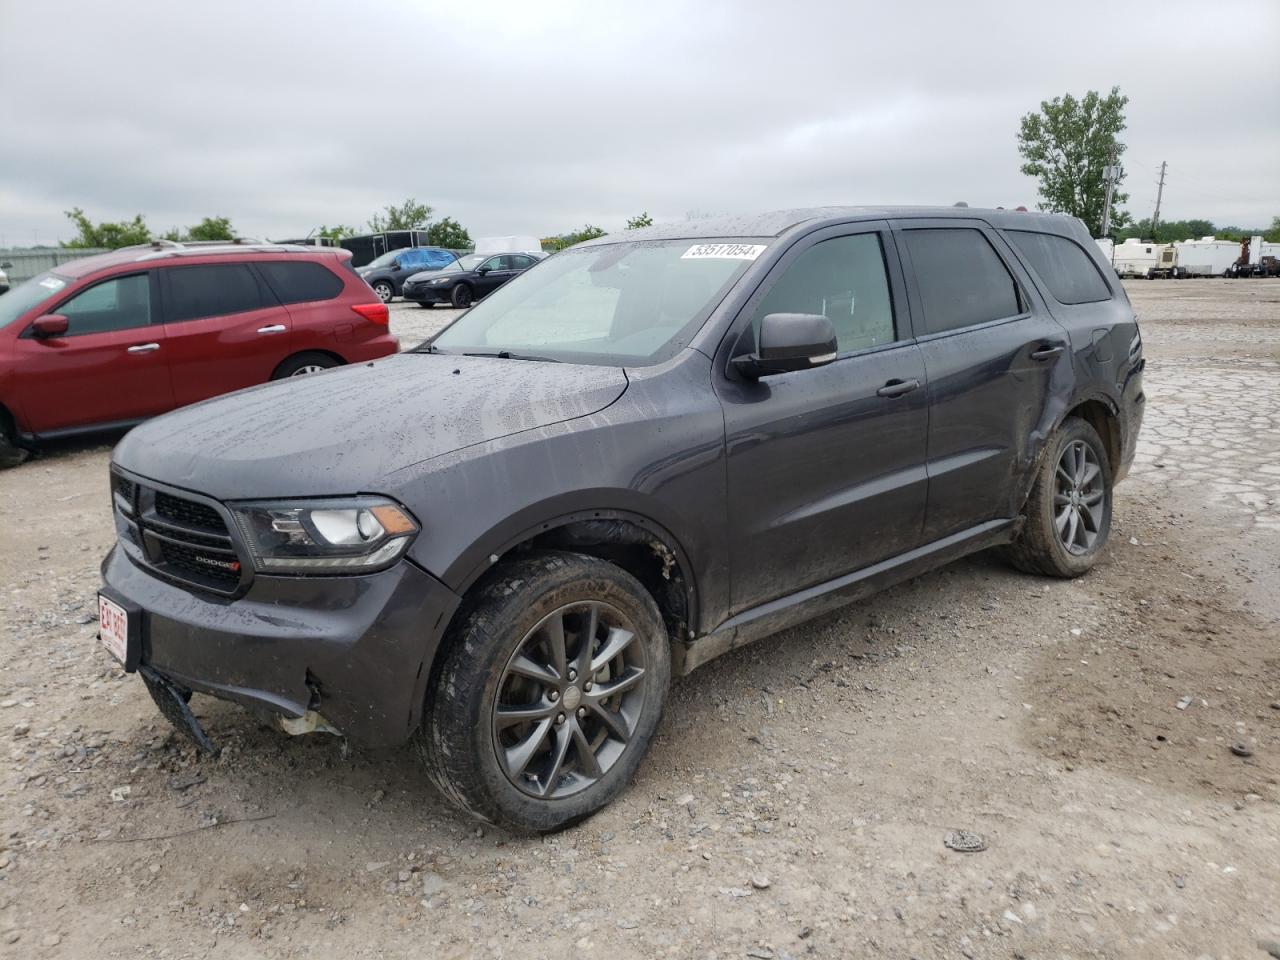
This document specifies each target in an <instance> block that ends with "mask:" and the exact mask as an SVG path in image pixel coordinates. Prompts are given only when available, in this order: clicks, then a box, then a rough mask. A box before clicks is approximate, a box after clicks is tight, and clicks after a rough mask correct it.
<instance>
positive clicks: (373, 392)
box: [112, 353, 627, 500]
mask: <svg viewBox="0 0 1280 960" xmlns="http://www.w3.org/2000/svg"><path fill="white" fill-rule="evenodd" d="M626 387H627V378H626V374H624V373H623V372H622V370H621V369H619V368H616V367H597V366H585V365H578V364H568V363H544V362H537V361H529V360H502V359H499V358H497V357H463V356H452V355H444V354H426V353H406V354H398V355H396V356H394V357H388V358H387V359H385V360H379V361H376V362H374V363H366V364H357V365H354V366H347V367H338V368H336V369H334V370H330V371H328V372H326V373H322V374H312V375H310V376H305V377H298V378H294V379H288V380H279V381H276V382H274V383H268V384H264V385H263V386H260V387H251V388H250V389H248V390H241V391H239V392H238V393H232V394H228V395H226V396H224V397H218V398H216V399H214V400H206V401H204V402H203V403H197V404H194V405H192V406H190V407H183V408H182V409H180V410H176V411H174V412H173V413H169V414H166V415H164V416H162V417H157V418H156V419H154V420H149V421H147V422H146V423H144V424H142V425H141V426H139V427H136V428H134V429H133V430H132V431H130V433H129V434H128V435H127V436H126V437H125V438H124V439H123V440H121V441H120V444H119V445H118V446H117V447H116V449H115V452H114V453H113V455H112V456H113V459H114V461H115V462H116V463H118V464H119V465H120V466H122V467H124V468H125V469H126V470H131V471H133V472H134V473H137V474H140V475H141V476H144V477H150V478H151V479H153V480H159V481H161V482H164V483H170V484H173V485H174V486H178V487H185V488H187V489H189V490H194V491H196V492H199V493H204V494H208V495H209V496H212V497H216V498H218V499H221V500H234V499H256V498H272V497H308V496H337V495H344V494H355V493H377V492H379V490H378V484H379V480H380V479H381V478H383V477H385V476H386V475H387V474H389V473H391V472H393V471H396V470H401V469H403V468H405V467H408V466H412V465H413V464H415V463H419V462H421V461H423V460H429V459H431V458H432V457H438V456H440V455H442V454H445V453H451V452H453V451H455V450H459V449H461V448H463V447H468V446H472V445H473V444H477V443H483V442H485V441H487V440H496V439H498V438H499V437H505V436H508V435H509V434H513V433H519V432H520V431H522V430H531V429H534V428H536V427H545V426H550V425H551V424H554V423H559V422H561V421H564V420H571V419H573V418H575V417H582V416H586V415H588V414H591V413H595V412H596V411H598V410H602V409H604V408H605V407H607V406H609V404H611V403H613V402H614V401H615V400H617V399H618V397H620V396H621V395H622V393H623V391H624V390H626Z"/></svg>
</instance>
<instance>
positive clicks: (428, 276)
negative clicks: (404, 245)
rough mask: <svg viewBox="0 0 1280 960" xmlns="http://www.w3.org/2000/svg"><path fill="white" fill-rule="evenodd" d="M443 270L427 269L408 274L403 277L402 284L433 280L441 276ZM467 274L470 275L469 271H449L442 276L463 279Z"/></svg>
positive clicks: (437, 268)
mask: <svg viewBox="0 0 1280 960" xmlns="http://www.w3.org/2000/svg"><path fill="white" fill-rule="evenodd" d="M443 270H444V267H428V268H427V269H426V270H419V271H418V272H417V273H411V274H409V276H407V277H405V280H404V282H405V283H413V282H414V281H415V280H434V279H435V278H436V277H439V276H441V275H442V274H441V271H443ZM468 273H470V271H469V270H450V271H449V272H448V273H445V274H443V276H446V277H464V276H466V275H467V274H468Z"/></svg>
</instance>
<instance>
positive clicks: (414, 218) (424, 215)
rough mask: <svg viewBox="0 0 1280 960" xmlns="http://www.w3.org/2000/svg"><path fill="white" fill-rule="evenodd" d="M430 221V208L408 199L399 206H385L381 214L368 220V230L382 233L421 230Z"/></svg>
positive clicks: (376, 214)
mask: <svg viewBox="0 0 1280 960" xmlns="http://www.w3.org/2000/svg"><path fill="white" fill-rule="evenodd" d="M430 219H431V208H430V207H429V206H427V205H426V204H425V203H419V202H418V201H417V200H415V199H413V197H410V198H409V199H408V200H406V201H405V202H404V203H402V204H400V206H398V207H397V206H396V205H395V204H394V203H391V204H387V206H386V208H385V209H384V210H383V212H382V213H375V214H374V215H373V216H372V217H370V218H369V230H370V231H371V232H372V233H383V232H385V231H387V230H421V229H423V228H425V227H426V225H427V222H428V221H429V220H430Z"/></svg>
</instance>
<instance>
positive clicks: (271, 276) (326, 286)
mask: <svg viewBox="0 0 1280 960" xmlns="http://www.w3.org/2000/svg"><path fill="white" fill-rule="evenodd" d="M348 263H350V261H348ZM258 270H259V271H261V273H262V275H263V276H264V277H266V278H267V283H268V284H269V285H270V287H271V289H272V291H273V292H274V293H275V295H276V297H277V298H278V299H279V300H280V302H281V303H308V302H310V301H312V300H332V299H333V298H334V297H336V296H337V295H338V294H340V293H341V292H342V287H343V283H342V280H341V279H339V278H338V277H337V276H336V275H335V274H334V273H333V272H332V271H330V270H327V269H325V267H324V266H323V265H322V264H319V263H316V262H314V261H312V260H294V261H287V260H275V261H259V262H258Z"/></svg>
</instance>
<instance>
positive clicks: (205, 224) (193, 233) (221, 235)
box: [186, 217, 236, 240]
mask: <svg viewBox="0 0 1280 960" xmlns="http://www.w3.org/2000/svg"><path fill="white" fill-rule="evenodd" d="M235 237H236V232H235V231H234V230H232V229H231V220H230V218H229V217H205V218H204V219H203V220H201V221H200V222H199V223H197V224H196V225H195V226H194V227H188V228H187V235H186V239H187V240H234V239H235Z"/></svg>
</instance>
